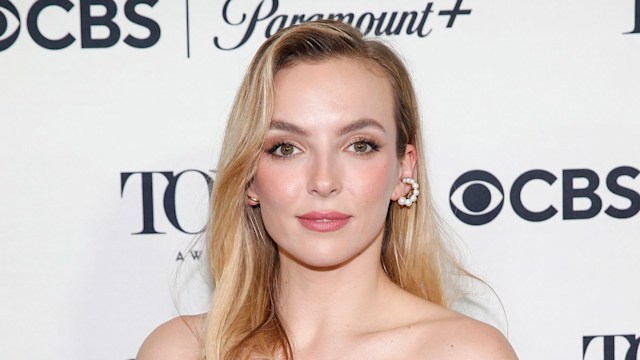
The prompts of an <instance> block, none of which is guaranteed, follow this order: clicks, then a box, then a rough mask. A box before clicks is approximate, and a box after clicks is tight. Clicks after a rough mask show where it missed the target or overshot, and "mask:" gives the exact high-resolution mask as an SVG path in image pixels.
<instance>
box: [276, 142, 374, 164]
mask: <svg viewBox="0 0 640 360" xmlns="http://www.w3.org/2000/svg"><path fill="white" fill-rule="evenodd" d="M360 143H364V144H365V145H367V146H369V147H370V148H371V149H370V150H367V151H364V152H358V151H351V152H352V153H354V154H355V155H356V156H368V155H371V154H372V153H374V152H377V151H379V150H380V145H378V143H377V142H376V141H374V140H373V139H371V138H366V137H358V138H356V139H353V140H352V141H351V142H350V143H349V145H348V146H347V148H350V147H352V146H354V145H356V144H360ZM285 145H289V146H292V147H294V148H295V149H297V150H298V151H300V148H299V147H298V146H296V145H294V144H293V143H292V142H290V141H284V140H283V141H277V142H275V143H274V144H273V145H271V147H269V148H268V149H267V151H266V152H267V153H268V154H269V155H271V156H273V157H274V158H278V159H286V158H289V157H291V156H293V155H295V154H296V153H293V154H290V155H284V154H283V155H278V154H276V151H278V149H279V148H281V147H282V146H285Z"/></svg>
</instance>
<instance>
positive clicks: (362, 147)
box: [353, 141, 369, 152]
mask: <svg viewBox="0 0 640 360" xmlns="http://www.w3.org/2000/svg"><path fill="white" fill-rule="evenodd" d="M368 147H369V144H367V143H366V142H364V141H360V142H357V143H355V144H353V150H354V151H355V152H367V148H368Z"/></svg>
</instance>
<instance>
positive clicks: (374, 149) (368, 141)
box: [348, 137, 380, 156]
mask: <svg viewBox="0 0 640 360" xmlns="http://www.w3.org/2000/svg"><path fill="white" fill-rule="evenodd" d="M360 143H364V144H365V145H368V146H369V147H371V150H368V151H365V152H361V153H360V152H357V151H353V153H355V154H356V155H357V156H367V155H371V154H372V153H373V152H377V151H379V150H380V145H378V143H377V142H375V141H374V140H373V139H370V138H366V137H359V138H356V139H354V140H353V141H351V143H350V144H349V146H348V148H350V147H352V146H354V145H355V144H360Z"/></svg>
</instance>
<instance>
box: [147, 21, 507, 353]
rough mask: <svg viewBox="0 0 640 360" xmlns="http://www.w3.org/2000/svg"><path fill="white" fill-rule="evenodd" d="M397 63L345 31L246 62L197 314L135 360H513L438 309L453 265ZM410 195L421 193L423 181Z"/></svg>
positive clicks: (296, 37) (288, 36)
mask: <svg viewBox="0 0 640 360" xmlns="http://www.w3.org/2000/svg"><path fill="white" fill-rule="evenodd" d="M421 139H422V135H421V133H420V125H419V116H418V112H417V103H416V99H415V94H414V90H413V87H412V85H411V81H410V78H409V75H408V73H407V71H406V69H405V67H404V66H403V64H402V62H401V61H400V60H399V59H398V57H397V56H396V55H395V54H394V53H393V52H392V51H391V50H389V48H388V47H386V46H385V45H383V44H381V43H380V42H377V41H375V40H364V39H363V38H362V35H361V34H360V33H359V32H358V31H357V30H355V29H354V28H352V27H351V26H349V25H346V24H343V23H340V22H332V21H321V22H312V23H307V24H304V25H299V26H295V27H292V28H288V29H285V30H283V31H280V32H279V33H277V34H275V35H274V36H272V37H271V38H269V39H268V40H267V41H266V42H265V43H264V44H263V45H262V47H261V48H260V49H259V50H258V52H257V54H256V55H255V57H254V59H253V61H252V63H251V65H250V67H249V70H248V72H247V74H246V76H245V78H244V81H243V83H242V86H241V87H240V90H239V92H238V94H237V96H236V99H235V103H234V106H233V109H232V112H231V115H230V117H229V122H228V125H227V130H226V134H225V138H224V142H223V145H222V153H221V157H220V162H219V164H218V173H217V178H216V181H215V186H214V191H213V195H212V202H211V216H210V223H209V226H208V233H207V239H208V254H209V258H208V260H209V266H210V270H211V275H212V277H213V283H214V285H215V291H214V295H213V300H212V306H211V309H210V311H209V312H208V314H206V315H201V316H191V317H190V316H184V317H180V318H176V319H174V320H171V321H169V322H167V323H165V324H163V325H161V326H160V327H159V328H158V329H156V330H155V331H154V332H153V333H152V334H151V335H150V336H149V338H147V340H146V341H145V343H144V344H143V346H142V348H141V349H140V353H139V354H138V360H145V359H204V358H206V359H209V360H212V359H238V358H251V359H258V358H259V359H263V358H274V359H293V358H296V359H438V360H445V359H516V355H515V354H514V352H513V350H512V349H511V347H510V345H509V343H508V342H507V341H506V340H505V339H504V337H503V336H502V335H501V334H500V333H499V332H498V331H497V330H495V329H494V328H492V327H490V326H488V325H485V324H483V323H480V322H478V321H475V320H472V319H470V318H467V317H465V316H462V315H460V314H458V313H455V312H453V311H451V310H449V309H447V308H446V307H445V306H446V299H445V294H444V284H443V277H444V276H443V275H444V272H445V271H446V269H447V268H451V267H454V268H458V266H457V265H456V264H455V263H454V262H452V261H451V260H450V256H449V255H448V254H447V253H446V251H445V249H444V247H443V245H442V243H441V239H440V234H439V230H438V224H437V222H436V218H435V214H434V211H433V208H432V205H431V199H430V197H429V193H428V191H425V189H427V185H428V182H427V175H426V173H425V165H424V163H423V157H422V153H421V151H422V145H421ZM420 186H422V187H420Z"/></svg>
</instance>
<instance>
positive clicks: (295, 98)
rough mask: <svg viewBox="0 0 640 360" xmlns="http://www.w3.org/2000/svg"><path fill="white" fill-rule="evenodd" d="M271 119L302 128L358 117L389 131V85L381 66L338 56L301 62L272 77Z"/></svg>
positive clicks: (391, 104)
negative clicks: (272, 102) (378, 124)
mask: <svg viewBox="0 0 640 360" xmlns="http://www.w3.org/2000/svg"><path fill="white" fill-rule="evenodd" d="M274 90H275V96H274V109H273V111H274V113H273V118H274V119H278V120H286V121H288V122H294V123H297V124H299V125H301V126H305V127H310V128H313V127H317V126H333V125H336V126H340V125H344V124H345V123H348V122H351V121H355V120H357V119H362V118H370V119H374V120H376V121H378V122H380V123H381V124H382V125H383V126H384V127H385V129H386V130H387V132H389V131H394V129H395V121H394V96H393V89H392V87H391V84H390V83H389V81H388V79H387V78H386V76H384V73H383V72H382V70H380V69H378V68H376V67H375V66H374V65H372V64H369V63H367V62H365V61H362V60H357V59H352V58H347V57H338V58H330V59H327V60H322V61H316V62H300V63H297V64H295V65H293V66H291V67H288V68H285V69H282V70H280V71H278V72H277V73H276V75H275V77H274Z"/></svg>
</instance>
